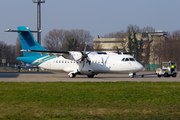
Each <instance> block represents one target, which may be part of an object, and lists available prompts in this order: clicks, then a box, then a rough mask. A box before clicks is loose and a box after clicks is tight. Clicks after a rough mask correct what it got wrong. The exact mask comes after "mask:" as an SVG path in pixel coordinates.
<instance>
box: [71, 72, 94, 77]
mask: <svg viewBox="0 0 180 120" xmlns="http://www.w3.org/2000/svg"><path fill="white" fill-rule="evenodd" d="M68 75H69V77H70V78H75V77H76V75H77V74H75V73H69V74H68ZM87 77H88V78H93V77H94V75H87Z"/></svg>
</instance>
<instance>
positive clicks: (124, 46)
mask: <svg viewBox="0 0 180 120" xmlns="http://www.w3.org/2000/svg"><path fill="white" fill-rule="evenodd" d="M127 45H128V44H127V43H126V45H123V48H122V51H121V52H119V48H118V46H117V45H116V48H117V53H118V54H123V52H124V49H125V48H126V46H127Z"/></svg>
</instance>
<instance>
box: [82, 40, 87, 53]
mask: <svg viewBox="0 0 180 120" xmlns="http://www.w3.org/2000/svg"><path fill="white" fill-rule="evenodd" d="M86 46H87V43H86V42H85V46H84V53H83V54H86Z"/></svg>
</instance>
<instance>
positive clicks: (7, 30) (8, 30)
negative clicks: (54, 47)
mask: <svg viewBox="0 0 180 120" xmlns="http://www.w3.org/2000/svg"><path fill="white" fill-rule="evenodd" d="M4 32H29V30H11V29H6V30H5V31H4ZM30 32H32V33H37V32H38V31H30ZM39 32H42V31H41V30H39Z"/></svg>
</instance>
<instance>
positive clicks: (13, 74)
mask: <svg viewBox="0 0 180 120" xmlns="http://www.w3.org/2000/svg"><path fill="white" fill-rule="evenodd" d="M20 74H54V73H52V72H0V78H17V77H18V76H19V75H20Z"/></svg>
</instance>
